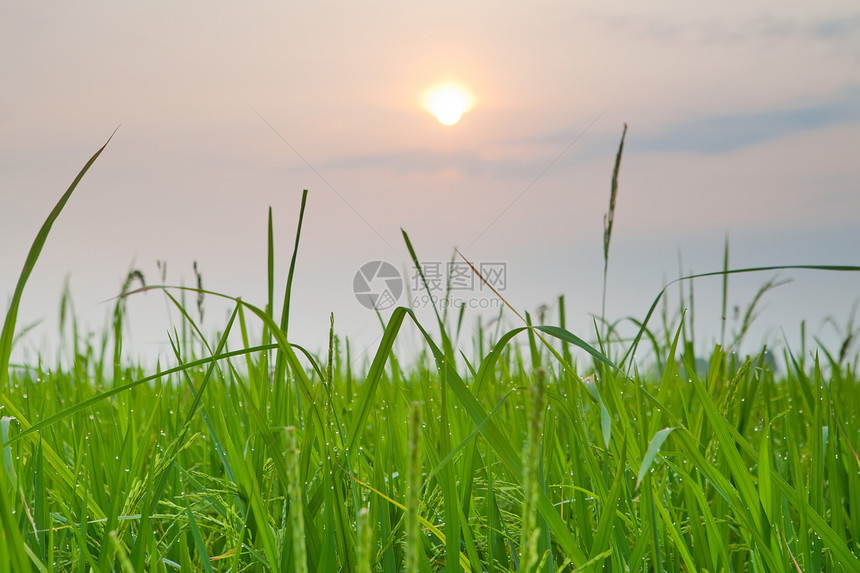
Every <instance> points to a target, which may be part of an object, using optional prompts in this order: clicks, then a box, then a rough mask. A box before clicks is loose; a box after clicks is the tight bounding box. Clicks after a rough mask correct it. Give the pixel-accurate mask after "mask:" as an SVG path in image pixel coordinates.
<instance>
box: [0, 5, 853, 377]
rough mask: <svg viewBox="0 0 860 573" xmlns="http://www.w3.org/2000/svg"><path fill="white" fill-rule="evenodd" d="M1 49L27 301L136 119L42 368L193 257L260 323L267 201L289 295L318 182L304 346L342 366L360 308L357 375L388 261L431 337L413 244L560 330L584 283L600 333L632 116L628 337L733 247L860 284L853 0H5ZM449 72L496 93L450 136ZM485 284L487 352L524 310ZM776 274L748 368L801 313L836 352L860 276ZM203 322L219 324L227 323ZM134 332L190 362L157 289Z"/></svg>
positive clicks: (618, 288)
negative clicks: (331, 354) (70, 327)
mask: <svg viewBox="0 0 860 573" xmlns="http://www.w3.org/2000/svg"><path fill="white" fill-rule="evenodd" d="M0 32H2V33H0V72H2V77H3V78H4V82H3V84H4V87H3V89H2V90H0V261H2V265H0V298H2V299H3V301H4V302H6V301H8V300H10V299H11V295H12V292H13V291H14V289H15V284H16V281H17V277H18V274H19V272H20V269H21V267H22V265H23V262H24V260H25V258H26V255H27V251H28V249H29V247H30V244H31V243H32V241H33V238H34V237H35V235H36V233H37V231H38V229H39V227H40V225H41V224H42V222H43V221H44V219H45V217H46V216H47V214H48V213H49V212H50V210H51V208H52V206H53V205H54V204H55V203H56V201H57V200H58V199H59V197H60V196H61V195H62V193H63V192H64V191H65V189H66V188H67V187H68V185H69V184H70V183H71V181H72V180H73V179H74V177H75V175H76V174H77V172H78V171H79V170H80V169H81V167H82V166H83V165H84V163H85V162H86V161H87V159H89V157H90V156H91V155H92V154H93V153H94V152H95V151H96V150H97V149H98V148H99V147H100V146H101V145H102V144H103V143H104V142H105V141H106V140H107V139H108V137H109V136H110V134H111V133H112V132H113V131H114V130H115V129H116V128H117V127H118V126H119V129H118V130H117V132H116V134H115V135H114V136H113V139H112V140H111V141H110V144H109V145H108V147H107V149H106V150H105V152H104V153H103V154H102V156H101V157H100V158H99V160H98V161H97V162H96V164H95V165H94V167H93V168H92V169H91V171H90V172H89V173H88V174H87V176H86V177H85V179H84V180H83V182H82V183H81V185H80V186H79V187H78V189H77V191H76V192H75V195H73V197H72V199H71V201H70V202H69V203H68V205H67V207H66V209H65V211H64V212H63V213H62V215H61V217H60V219H59V220H58V221H57V223H56V224H55V225H54V228H53V230H52V234H51V236H50V238H49V239H48V242H47V244H46V246H45V248H44V250H43V252H42V256H41V258H40V260H39V262H38V264H37V266H36V269H35V271H34V272H33V274H32V276H31V278H30V281H29V283H28V286H27V289H26V291H25V294H24V298H23V300H22V303H21V310H20V313H19V318H18V325H19V328H23V327H25V326H28V325H31V324H34V323H37V322H38V325H37V326H36V327H34V328H33V329H32V330H31V331H29V333H28V334H27V335H26V337H24V338H23V339H22V340H21V341H19V343H18V346H17V347H16V354H15V356H18V358H19V360H32V359H33V357H34V356H35V355H36V354H37V353H39V352H42V353H45V352H48V350H47V349H51V348H54V347H55V345H56V340H57V329H58V318H57V317H58V314H59V304H60V297H61V293H62V290H63V285H64V283H65V281H66V280H68V282H69V285H70V289H71V292H72V294H73V300H74V303H75V309H76V314H77V316H78V317H79V320H80V322H81V328H82V329H83V330H84V331H87V330H89V331H93V332H101V330H102V328H103V325H104V324H105V321H106V320H107V316H108V315H109V313H110V311H111V309H112V304H113V303H110V302H105V301H108V300H109V299H111V298H112V297H114V296H116V295H117V294H118V293H119V290H120V288H121V286H122V283H123V281H124V279H125V276H126V275H127V273H128V272H129V270H131V269H139V270H140V271H141V272H142V273H143V274H144V276H145V277H146V279H147V283H148V284H171V285H179V284H185V285H193V284H195V282H196V279H195V274H194V270H193V264H194V262H195V261H196V263H197V268H198V269H199V271H200V273H201V275H202V280H203V285H204V287H205V288H207V289H211V290H214V291H218V292H222V293H225V294H229V295H231V296H241V297H242V298H243V299H244V300H247V301H249V302H251V303H255V304H258V305H264V304H265V299H266V260H267V258H266V257H267V255H266V242H267V223H266V222H267V216H268V209H269V208H270V207H271V208H272V212H273V220H274V231H275V258H276V283H277V285H278V287H277V290H278V292H279V294H278V295H276V300H277V299H281V298H282V296H283V295H282V294H281V293H282V292H283V284H284V282H285V280H286V273H287V269H288V266H289V260H290V256H291V254H292V247H293V241H294V238H295V228H296V224H297V218H298V211H299V205H300V202H301V194H302V190H303V189H308V191H309V195H308V203H307V208H306V213H305V220H304V227H303V231H302V239H301V244H300V247H299V254H298V258H297V267H296V275H295V279H294V285H293V303H292V306H291V323H290V339H291V341H293V342H297V343H299V344H303V345H305V346H307V347H308V348H309V349H311V350H312V351H319V350H321V349H323V348H324V347H325V345H326V340H327V333H328V329H329V324H330V322H329V320H330V319H329V316H330V313H334V316H335V324H336V331H337V333H338V334H339V336H341V337H342V338H343V337H349V338H350V340H351V341H352V356H353V357H354V360H356V361H359V362H360V361H361V360H362V359H367V357H368V356H372V353H373V351H374V349H375V347H376V346H375V344H376V342H377V339H378V336H379V335H380V332H381V327H380V323H379V320H378V318H377V317H376V314H375V313H374V312H373V311H371V310H368V309H367V308H365V307H364V306H362V304H361V301H360V300H358V298H357V297H356V296H355V293H354V289H355V287H356V284H357V283H356V273H357V272H358V271H359V269H361V268H362V265H364V264H365V263H368V262H371V261H385V262H388V263H390V264H391V265H392V266H393V267H394V268H395V269H397V271H398V272H399V274H400V275H401V279H402V283H403V286H404V290H403V293H402V294H401V296H400V299H399V300H398V301H397V302H398V304H405V305H410V304H411V305H413V308H415V310H416V312H417V313H418V315H419V317H421V319H422V320H428V321H429V320H431V317H432V316H433V315H432V313H431V311H430V309H429V307H428V306H427V304H426V299H423V298H422V297H421V295H420V293H417V294H415V295H414V297H413V299H412V300H411V301H410V299H409V298H408V297H409V292H410V290H411V288H412V287H415V286H416V285H415V284H412V283H414V282H415V279H416V276H415V275H416V273H415V271H414V269H413V268H412V266H411V263H410V259H409V254H408V251H407V249H406V246H405V243H404V240H403V237H402V233H401V229H403V230H405V231H406V232H407V233H408V234H409V237H410V238H411V241H412V243H413V245H414V247H415V250H416V253H417V257H418V259H419V261H421V262H422V264H425V267H426V268H427V269H428V273H431V274H432V272H436V271H439V273H440V276H443V278H444V276H446V275H445V273H446V272H447V270H448V269H447V266H446V265H447V262H448V261H450V260H451V256H452V253H453V249H454V248H455V247H456V248H458V249H459V250H460V251H461V252H462V253H463V255H464V256H465V257H467V258H468V259H469V260H471V261H472V262H474V263H475V264H476V265H478V266H480V265H481V264H485V265H488V266H487V267H486V268H487V269H490V268H495V269H496V271H497V272H499V269H503V271H504V272H503V274H501V275H499V274H497V275H494V276H496V278H498V279H499V280H501V278H503V279H504V280H503V281H502V282H500V283H498V284H497V285H496V286H499V287H500V288H501V290H500V294H501V295H502V296H503V297H504V298H505V299H506V300H508V302H510V303H511V304H512V305H513V306H514V307H515V308H517V309H518V310H520V311H523V310H526V311H529V312H531V313H532V314H537V313H539V311H540V309H541V308H544V309H545V310H546V313H547V320H548V321H553V322H554V321H556V320H557V314H558V297H559V295H562V294H563V295H564V296H565V300H566V314H567V321H568V327H569V329H570V330H572V331H574V332H575V333H577V334H578V335H580V336H582V337H583V338H589V339H590V338H593V333H594V322H593V321H594V317H595V315H599V314H600V309H601V293H602V285H603V264H604V261H603V217H604V214H605V213H606V211H607V208H608V203H609V190H610V183H611V176H612V169H613V165H614V161H615V155H616V152H617V150H618V145H619V141H620V138H621V133H622V130H623V126H624V124H625V123H626V124H627V125H628V131H627V135H626V141H625V147H624V153H623V158H622V162H621V169H620V174H619V190H618V196H617V205H616V212H615V219H614V227H613V235H612V242H611V245H610V261H609V267H608V286H607V302H606V314H607V317H608V318H610V319H611V320H619V319H623V318H625V317H631V316H632V317H636V318H640V319H641V318H642V317H644V315H645V313H646V312H647V310H648V308H649V306H650V305H651V302H652V301H653V300H654V298H655V297H656V296H657V295H658V293H659V292H660V290H661V288H662V287H663V285H664V284H665V283H666V282H667V281H669V280H672V279H674V278H676V277H677V276H679V272H680V271H681V270H683V272H684V273H685V274H686V273H689V272H707V271H714V270H719V269H721V268H722V264H723V252H724V246H725V242H726V240H727V238H728V241H729V245H730V266H732V267H734V268H741V267H751V266H771V265H772V266H777V265H789V264H838V265H860V224H858V222H860V161H857V157H858V152H860V7H858V5H857V3H856V2H853V1H835V0H833V1H824V2H816V3H809V2H784V1H780V2H776V1H757V2H734V1H733V2H722V3H719V4H713V5H703V4H701V3H689V2H680V1H657V2H649V3H639V2H590V1H582V2H549V1H536V2H528V3H526V2H492V3H491V2H446V1H443V2H434V3H404V2H400V3H395V2H382V1H379V2H365V3H347V2H314V3H309V2H305V3H300V2H290V3H287V2H246V3H235V2H220V1H218V2H213V1H207V2H202V1H186V2H182V3H176V2H169V3H168V2H162V1H155V2H148V3H146V4H141V5H126V4H123V3H112V2H89V1H84V2H78V3H75V4H74V5H68V4H56V5H48V4H44V3H20V2H5V3H3V4H2V5H0ZM443 82H457V83H459V84H460V85H462V86H464V87H465V88H467V89H468V90H469V92H470V94H471V96H472V98H473V105H472V109H470V110H469V111H468V112H467V113H465V114H464V115H463V117H462V119H461V120H460V121H459V122H458V123H457V124H455V125H452V126H444V125H442V124H440V123H439V122H438V121H437V120H436V119H435V118H434V117H433V116H432V115H431V114H429V113H428V112H427V111H426V110H424V109H422V105H421V102H422V96H423V94H424V92H425V91H426V90H427V89H428V88H430V87H432V86H434V85H436V84H439V83H443ZM457 260H458V261H460V260H461V259H457ZM165 263H166V274H165V276H164V282H163V283H162V269H163V268H164V266H163V265H164V264H165ZM494 265H495V266H494ZM373 268H376V267H373ZM459 270H462V268H461V267H460V266H459V264H458V265H455V267H454V268H453V269H452V272H457V273H458V274H456V275H455V276H456V277H457V278H456V281H455V286H457V287H458V289H459V290H458V291H457V292H456V293H455V294H456V297H457V300H458V301H460V302H461V303H462V304H465V305H466V306H467V309H468V310H467V312H466V319H465V321H464V324H465V325H466V326H465V327H464V332H463V334H462V335H461V344H462V346H463V348H464V350H465V351H467V352H469V351H470V350H471V348H472V342H471V339H472V332H473V330H472V329H473V327H474V325H475V324H476V321H477V320H478V316H481V317H482V320H483V321H484V322H485V323H486V322H488V321H490V320H492V318H493V317H495V316H496V315H497V314H498V312H499V304H500V303H499V300H498V298H496V297H495V296H494V295H492V294H491V293H488V292H487V290H486V289H485V288H482V287H481V286H480V285H479V284H477V283H475V282H474V276H471V279H472V281H473V282H472V284H471V285H470V284H468V281H469V276H468V275H463V274H459ZM774 274H775V273H757V274H754V275H743V276H735V277H732V279H731V280H730V283H729V292H728V299H729V305H730V309H731V312H730V313H728V314H729V316H728V317H727V320H726V328H727V331H728V333H729V338H731V336H730V335H731V333H732V332H734V331H736V330H737V328H738V326H739V321H738V320H737V319H736V315H737V314H738V313H735V312H734V307H738V312H739V313H740V314H741V315H742V314H743V311H744V309H745V308H746V306H747V305H748V304H749V303H750V302H751V301H752V299H753V297H754V296H755V293H756V291H757V290H758V289H759V288H760V287H761V285H762V284H763V283H765V282H766V281H767V280H769V279H772V278H773V277H774ZM363 276H366V278H369V279H372V280H369V281H368V282H367V286H368V287H369V288H370V289H371V290H372V291H373V292H376V291H377V290H379V291H380V292H381V290H384V288H385V286H390V283H388V282H386V281H385V280H383V279H381V278H380V277H375V276H369V275H363ZM434 276H435V275H434ZM500 277H501V278H500ZM431 278H433V277H431ZM777 280H778V281H780V282H781V281H783V280H788V281H790V282H788V283H786V284H783V285H781V286H779V287H777V288H774V289H773V290H771V291H770V292H768V293H767V294H766V295H765V296H764V297H763V299H762V301H761V303H760V306H759V310H760V315H759V317H758V319H757V322H756V323H755V325H756V326H755V328H754V329H753V330H752V331H751V332H750V334H749V335H748V337H747V339H746V340H747V343H748V345H749V346H748V347H747V350H748V351H754V350H756V349H757V348H759V347H760V346H761V345H762V344H764V343H767V344H768V345H770V346H776V347H779V346H781V345H784V344H785V342H786V341H787V342H788V344H789V346H790V347H791V348H792V349H793V350H794V351H798V350H799V349H800V338H799V336H800V334H799V333H800V324H801V321H806V324H807V333H808V335H809V336H810V337H811V336H812V335H817V336H819V337H820V338H821V340H822V341H825V343H826V344H825V346H827V347H829V348H830V349H831V350H832V349H833V348H834V345H836V347H837V348H838V343H839V342H841V339H842V337H843V336H844V330H845V328H847V327H848V325H849V322H850V318H851V316H852V315H851V312H852V307H853V305H854V304H855V303H857V301H858V300H860V275H857V274H855V273H824V272H809V271H784V272H782V273H780V274H779V275H778V278H777ZM457 281H459V282H457ZM431 282H433V285H431V286H433V287H434V288H433V289H431V292H432V293H433V294H434V295H435V296H441V295H442V294H443V292H442V291H441V290H439V289H436V288H435V286H436V282H435V279H434V280H433V281H431ZM720 288H721V281H720V279H701V280H697V281H696V282H695V283H694V295H695V298H694V305H693V310H694V317H695V329H696V331H695V332H696V339H697V345H698V346H699V349H700V351H704V350H707V349H709V348H712V346H713V344H714V343H716V342H719V341H720V331H721V324H722V321H721V312H722V311H721V290H720ZM688 297H689V293H688V294H687V298H688ZM687 302H689V301H687ZM669 303H670V306H671V309H676V308H678V307H679V305H680V300H679V295H678V292H677V289H676V288H673V289H672V290H670V292H669ZM204 304H205V306H204V308H205V315H204V320H203V325H204V330H206V331H207V332H208V333H214V332H216V331H217V330H218V329H220V328H223V326H224V324H225V321H226V317H227V314H228V312H229V306H226V305H225V304H223V303H218V302H217V301H216V300H214V299H213V298H212V297H209V298H207V299H206V302H205V303H204ZM191 306H192V308H193V306H194V305H193V303H192V304H191ZM278 306H280V304H278ZM278 312H279V309H278ZM390 312H391V309H390V308H388V309H385V310H383V311H382V316H383V318H384V317H387V316H388V315H389V314H390ZM128 313H129V321H130V322H129V324H130V326H129V329H128V334H127V336H128V342H127V347H126V351H127V352H128V353H129V355H133V356H149V357H153V356H161V357H165V358H169V357H170V355H171V353H170V347H169V344H167V341H168V338H167V333H168V332H171V331H172V328H173V326H174V325H177V324H178V313H177V312H176V311H175V309H174V310H171V308H170V303H169V302H168V301H167V299H166V297H164V296H163V295H162V294H161V293H158V292H149V293H146V294H142V295H135V296H133V297H131V298H129V299H128ZM828 317H830V318H832V319H834V322H827V319H828ZM40 321H41V322H40ZM428 324H430V322H428ZM515 326H518V323H517V319H516V318H515V317H513V316H512V315H506V317H505V319H504V322H503V327H504V328H513V327H515ZM413 330H414V329H413ZM412 335H414V332H411V334H410V333H407V334H406V335H404V339H409V337H410V336H412ZM413 339H414V337H413ZM416 340H417V339H416ZM405 343H406V342H404V344H405ZM415 344H417V342H415ZM807 346H808V347H810V346H812V340H811V339H810V340H808V341H807ZM807 349H809V348H807Z"/></svg>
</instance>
